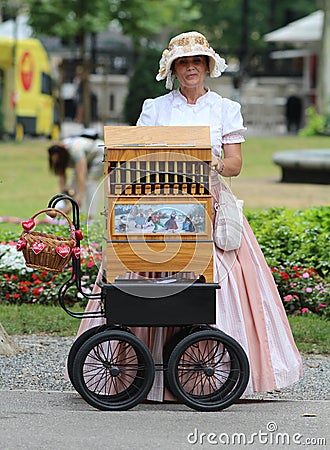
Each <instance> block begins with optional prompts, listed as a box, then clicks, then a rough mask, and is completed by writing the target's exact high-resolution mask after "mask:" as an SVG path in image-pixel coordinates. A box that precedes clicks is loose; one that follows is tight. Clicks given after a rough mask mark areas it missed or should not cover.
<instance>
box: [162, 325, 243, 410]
mask: <svg viewBox="0 0 330 450" xmlns="http://www.w3.org/2000/svg"><path fill="white" fill-rule="evenodd" d="M249 376H250V369H249V362H248V359H247V356H246V354H245V352H244V350H243V348H242V347H241V346H240V345H239V343H238V342H237V341H235V340H234V339H233V338H231V337H230V336H228V335H226V334H225V333H223V332H221V331H219V330H215V329H213V330H212V329H210V330H202V331H197V332H195V333H192V334H190V335H188V336H186V337H185V338H184V339H182V341H181V342H179V343H178V344H177V345H176V347H175V348H174V349H173V351H172V353H171V355H170V357H169V360H168V367H167V371H166V378H167V383H168V385H169V388H170V390H171V392H172V393H173V394H174V395H175V396H176V397H177V398H178V399H179V400H181V401H182V402H183V403H185V404H186V405H187V406H189V407H191V408H193V409H196V410H198V411H219V410H221V409H224V408H227V407H228V406H230V405H231V404H232V403H234V402H235V400H237V399H238V398H239V397H240V396H241V395H242V394H243V392H244V391H245V388H246V386H247V383H248V381H249Z"/></svg>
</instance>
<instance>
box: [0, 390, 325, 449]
mask: <svg viewBox="0 0 330 450" xmlns="http://www.w3.org/2000/svg"><path fill="white" fill-rule="evenodd" d="M0 404H1V409H0V443H1V444H0V448H1V450H23V449H24V450H62V449H63V450H76V449H77V450H85V449H88V450H89V449H93V450H98V449H102V450H104V449H114V450H121V449H122V450H126V449H134V450H140V449H141V450H142V449H148V450H149V449H152V450H153V449H169V450H170V449H171V450H172V449H176V450H181V449H192V448H205V449H207V448H228V449H236V448H237V449H239V448H253V449H270V448H274V449H275V448H279V449H281V450H283V449H302V448H305V449H306V448H311V449H326V448H329V447H327V446H326V441H327V442H328V445H330V435H329V429H330V427H329V404H330V402H329V401H283V400H276V401H267V400H266V401H265V400H263V401H251V400H250V401H248V400H246V401H244V400H243V401H240V402H239V403H237V404H235V405H232V406H231V407H230V408H228V409H226V410H224V411H221V412H216V413H201V412H196V411H193V410H191V409H188V408H187V407H185V406H183V405H178V404H140V405H138V406H137V407H136V408H134V409H132V410H130V411H123V412H102V411H98V410H95V409H93V408H92V407H90V406H89V405H88V404H87V403H85V401H84V400H82V399H81V398H80V396H79V395H78V394H77V393H75V392H71V391H70V392H37V391H0Z"/></svg>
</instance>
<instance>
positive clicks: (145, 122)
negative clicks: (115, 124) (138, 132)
mask: <svg viewBox="0 0 330 450" xmlns="http://www.w3.org/2000/svg"><path fill="white" fill-rule="evenodd" d="M155 122H156V108H155V100H154V99H152V98H148V99H147V100H145V101H144V103H143V106H142V111H141V114H140V117H139V118H138V121H137V122H136V125H137V126H138V127H148V126H149V127H150V126H154V125H155Z"/></svg>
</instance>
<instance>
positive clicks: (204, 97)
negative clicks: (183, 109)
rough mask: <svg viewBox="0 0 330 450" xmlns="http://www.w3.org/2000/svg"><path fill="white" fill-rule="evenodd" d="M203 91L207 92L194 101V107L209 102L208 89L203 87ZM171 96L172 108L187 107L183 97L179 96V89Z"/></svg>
mask: <svg viewBox="0 0 330 450" xmlns="http://www.w3.org/2000/svg"><path fill="white" fill-rule="evenodd" d="M205 89H206V90H207V92H206V93H205V94H204V95H202V96H201V97H199V98H198V99H197V100H196V105H198V104H200V103H208V102H209V101H211V99H210V92H211V91H210V89H209V88H208V87H205ZM172 94H173V106H182V105H188V103H187V99H186V97H185V96H184V95H182V94H181V92H180V89H175V90H174V91H172Z"/></svg>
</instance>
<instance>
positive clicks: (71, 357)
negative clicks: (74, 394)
mask: <svg viewBox="0 0 330 450" xmlns="http://www.w3.org/2000/svg"><path fill="white" fill-rule="evenodd" d="M105 328H106V325H99V326H97V327H92V328H88V330H86V331H85V332H84V333H82V334H81V335H80V336H78V337H77V339H76V340H75V341H74V343H73V344H72V346H71V348H70V351H69V355H68V359H67V363H66V366H67V370H68V376H69V379H70V381H71V384H72V386H73V387H74V388H75V389H76V390H77V388H76V386H75V385H74V381H73V362H74V360H75V358H76V355H77V351H78V350H79V349H80V347H81V346H82V345H83V343H84V342H86V341H87V339H89V338H90V337H91V336H94V335H95V334H96V333H99V332H101V331H103V330H105Z"/></svg>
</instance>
